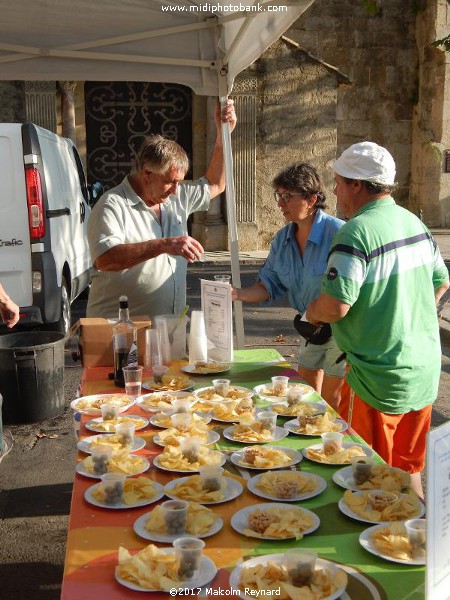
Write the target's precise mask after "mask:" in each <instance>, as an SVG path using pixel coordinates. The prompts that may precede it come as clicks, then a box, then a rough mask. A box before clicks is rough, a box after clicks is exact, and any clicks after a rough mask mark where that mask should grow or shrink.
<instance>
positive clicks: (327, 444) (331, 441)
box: [321, 431, 344, 456]
mask: <svg viewBox="0 0 450 600" xmlns="http://www.w3.org/2000/svg"><path fill="white" fill-rule="evenodd" d="M321 437H322V444H323V453H324V454H325V455H327V456H328V455H329V454H335V453H336V452H339V450H342V440H343V439H344V436H343V435H342V433H338V432H337V431H328V432H327V433H322V435H321Z"/></svg>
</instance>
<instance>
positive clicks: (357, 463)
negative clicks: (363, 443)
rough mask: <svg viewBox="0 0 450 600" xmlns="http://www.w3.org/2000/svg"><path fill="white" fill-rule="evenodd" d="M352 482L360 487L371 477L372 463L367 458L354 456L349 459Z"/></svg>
mask: <svg viewBox="0 0 450 600" xmlns="http://www.w3.org/2000/svg"><path fill="white" fill-rule="evenodd" d="M351 463H352V473H353V481H354V482H355V484H356V485H362V484H363V483H365V482H366V481H369V479H370V478H371V477H372V469H373V465H374V462H373V460H372V459H371V458H369V457H368V456H355V457H354V458H352V459H351Z"/></svg>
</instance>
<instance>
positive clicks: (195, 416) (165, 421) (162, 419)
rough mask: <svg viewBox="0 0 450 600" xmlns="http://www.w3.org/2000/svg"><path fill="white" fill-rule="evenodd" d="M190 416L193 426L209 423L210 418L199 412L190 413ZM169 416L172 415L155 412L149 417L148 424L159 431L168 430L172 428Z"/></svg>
mask: <svg viewBox="0 0 450 600" xmlns="http://www.w3.org/2000/svg"><path fill="white" fill-rule="evenodd" d="M174 414H175V413H174ZM191 415H192V422H193V423H194V424H195V423H203V424H204V425H207V424H208V423H211V417H210V416H209V415H205V414H202V413H200V412H194V413H191ZM171 416H172V414H167V413H163V412H157V413H155V414H154V415H152V416H151V417H150V419H149V422H150V423H151V424H152V425H153V426H154V427H159V428H160V429H169V428H170V427H173V424H172V421H171Z"/></svg>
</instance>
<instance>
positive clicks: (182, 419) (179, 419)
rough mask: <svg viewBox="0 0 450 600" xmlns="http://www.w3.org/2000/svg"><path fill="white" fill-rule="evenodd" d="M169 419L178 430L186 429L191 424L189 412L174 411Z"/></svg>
mask: <svg viewBox="0 0 450 600" xmlns="http://www.w3.org/2000/svg"><path fill="white" fill-rule="evenodd" d="M170 421H171V423H172V426H173V427H175V429H178V431H188V430H189V426H190V424H191V415H190V414H189V413H175V414H174V415H172V416H171V417H170Z"/></svg>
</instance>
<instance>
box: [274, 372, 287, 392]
mask: <svg viewBox="0 0 450 600" xmlns="http://www.w3.org/2000/svg"><path fill="white" fill-rule="evenodd" d="M288 382H289V377H284V376H283V375H276V376H275V377H272V390H273V393H274V394H275V396H286V394H287V390H288Z"/></svg>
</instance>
